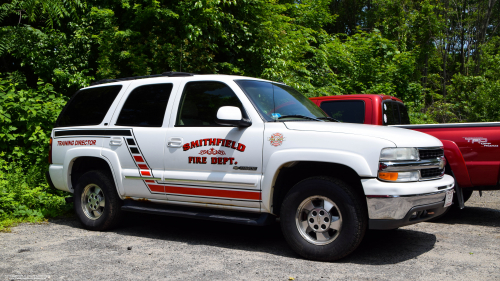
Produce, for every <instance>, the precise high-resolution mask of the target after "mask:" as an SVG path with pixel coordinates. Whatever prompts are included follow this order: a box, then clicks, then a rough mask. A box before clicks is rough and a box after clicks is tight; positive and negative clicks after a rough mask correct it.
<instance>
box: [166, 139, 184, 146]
mask: <svg viewBox="0 0 500 281" xmlns="http://www.w3.org/2000/svg"><path fill="white" fill-rule="evenodd" d="M167 146H168V147H181V146H182V138H179V137H173V138H170V139H169V140H168V142H167Z"/></svg>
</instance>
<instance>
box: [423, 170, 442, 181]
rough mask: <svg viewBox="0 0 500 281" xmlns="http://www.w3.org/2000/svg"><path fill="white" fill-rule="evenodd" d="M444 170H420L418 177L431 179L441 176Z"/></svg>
mask: <svg viewBox="0 0 500 281" xmlns="http://www.w3.org/2000/svg"><path fill="white" fill-rule="evenodd" d="M443 172H444V169H439V168H432V169H422V170H420V177H421V178H422V179H432V178H437V177H439V176H441V175H442V174H443Z"/></svg>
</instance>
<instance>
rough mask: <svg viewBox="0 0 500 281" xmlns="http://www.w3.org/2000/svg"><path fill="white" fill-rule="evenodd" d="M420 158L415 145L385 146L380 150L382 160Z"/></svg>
mask: <svg viewBox="0 0 500 281" xmlns="http://www.w3.org/2000/svg"><path fill="white" fill-rule="evenodd" d="M401 160H418V150H417V149H416V148H415V147H401V148H400V147H395V148H384V149H382V152H380V161H401Z"/></svg>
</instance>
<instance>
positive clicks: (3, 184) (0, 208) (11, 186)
mask: <svg viewBox="0 0 500 281" xmlns="http://www.w3.org/2000/svg"><path fill="white" fill-rule="evenodd" d="M41 170H42V169H40V168H39V167H32V168H29V169H23V168H21V167H15V166H13V165H10V167H8V169H5V168H4V169H2V170H0V232H9V231H10V228H11V227H13V226H15V225H17V224H19V223H23V222H30V223H43V222H47V219H48V218H51V217H58V216H63V215H67V214H68V213H70V212H71V210H72V204H66V201H65V200H64V198H65V197H67V196H68V195H69V194H68V193H66V192H63V191H59V190H52V189H51V188H50V187H49V185H48V184H47V183H46V181H45V177H44V175H43V173H42V171H41Z"/></svg>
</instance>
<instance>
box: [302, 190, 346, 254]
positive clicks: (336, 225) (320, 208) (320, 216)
mask: <svg viewBox="0 0 500 281" xmlns="http://www.w3.org/2000/svg"><path fill="white" fill-rule="evenodd" d="M295 223H296V225H297V229H298V231H299V233H300V235H301V236H302V237H303V238H304V239H306V240H307V241H308V242H309V243H311V244H314V245H326V244H329V243H331V242H333V241H335V239H337V237H338V236H339V234H340V231H341V229H342V215H341V213H340V210H339V208H338V206H337V205H336V204H335V203H334V202H333V201H332V200H330V199H328V198H326V197H324V196H311V197H309V198H307V199H305V200H304V201H302V203H300V205H299V207H298V208H297V213H296V215H295Z"/></svg>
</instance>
